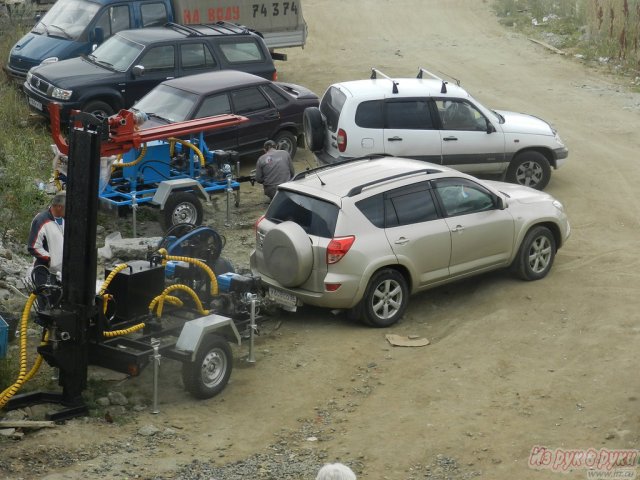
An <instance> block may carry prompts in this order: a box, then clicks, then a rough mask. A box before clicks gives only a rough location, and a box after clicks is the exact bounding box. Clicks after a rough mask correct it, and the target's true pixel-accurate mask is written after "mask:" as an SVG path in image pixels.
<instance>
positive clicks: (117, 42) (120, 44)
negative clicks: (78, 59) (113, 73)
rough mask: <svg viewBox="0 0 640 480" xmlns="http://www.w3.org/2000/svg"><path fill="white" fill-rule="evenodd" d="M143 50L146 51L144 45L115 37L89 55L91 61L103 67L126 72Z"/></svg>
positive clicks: (118, 36)
mask: <svg viewBox="0 0 640 480" xmlns="http://www.w3.org/2000/svg"><path fill="white" fill-rule="evenodd" d="M142 50H144V46H143V45H140V44H139V43H135V42H132V41H131V40H127V39H126V38H124V37H121V36H120V35H114V36H113V37H111V38H110V39H109V40H107V41H106V42H104V43H103V44H102V45H100V46H99V47H98V48H96V49H95V50H94V51H93V53H92V54H91V55H89V59H90V60H91V61H93V62H95V63H97V64H99V65H102V66H103V67H108V68H111V69H113V70H117V71H118V72H126V71H127V70H128V69H129V67H130V66H131V64H132V63H133V62H134V61H135V59H136V58H138V56H139V55H140V52H142Z"/></svg>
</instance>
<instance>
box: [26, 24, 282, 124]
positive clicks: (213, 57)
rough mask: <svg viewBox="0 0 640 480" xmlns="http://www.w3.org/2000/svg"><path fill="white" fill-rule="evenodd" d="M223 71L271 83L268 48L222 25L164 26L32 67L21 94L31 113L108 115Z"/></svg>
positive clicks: (237, 29)
mask: <svg viewBox="0 0 640 480" xmlns="http://www.w3.org/2000/svg"><path fill="white" fill-rule="evenodd" d="M228 69H233V70H240V71H244V72H247V73H252V74H254V75H258V76H260V77H263V78H266V79H269V80H276V78H277V75H276V68H275V66H274V64H273V59H272V58H271V54H270V53H269V49H268V48H267V46H266V44H265V43H264V40H263V39H262V37H260V36H259V35H258V34H256V33H255V32H253V31H251V30H249V29H247V28H245V27H242V26H238V25H234V24H230V23H224V22H218V23H216V24H211V25H189V26H185V25H178V24H173V23H169V24H167V25H165V26H164V27H157V28H141V29H135V30H124V31H121V32H118V33H117V34H116V35H114V36H112V37H111V38H109V39H108V40H107V41H105V42H104V43H103V44H102V45H100V46H99V47H98V48H97V49H96V50H95V51H94V52H93V53H92V54H91V55H87V56H82V57H78V58H70V59H68V60H63V61H60V62H54V63H48V64H41V65H39V66H37V67H34V68H32V69H31V70H30V71H29V73H28V74H27V79H26V81H25V83H24V91H25V93H26V95H27V99H28V102H29V106H30V107H31V109H32V110H33V111H35V112H37V113H39V114H40V115H43V116H45V117H48V116H49V109H48V105H49V103H50V102H57V103H59V104H60V105H61V116H62V120H66V119H67V118H68V115H69V112H70V111H71V110H73V109H75V110H82V111H86V112H90V113H93V114H95V115H102V116H110V115H112V114H114V113H116V112H117V111H119V110H120V109H122V108H129V107H130V106H131V105H133V104H134V103H135V102H136V101H137V100H139V99H140V98H142V97H143V96H144V95H145V94H146V93H147V92H148V91H150V90H151V89H152V88H153V87H155V86H156V85H158V84H159V83H160V82H163V81H164V80H167V79H171V78H177V77H183V76H186V75H192V74H196V73H203V72H210V71H216V70H228Z"/></svg>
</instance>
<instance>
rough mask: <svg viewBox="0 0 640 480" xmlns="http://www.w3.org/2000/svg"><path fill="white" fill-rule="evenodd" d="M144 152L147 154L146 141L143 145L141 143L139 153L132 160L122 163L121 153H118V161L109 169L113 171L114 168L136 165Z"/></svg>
mask: <svg viewBox="0 0 640 480" xmlns="http://www.w3.org/2000/svg"><path fill="white" fill-rule="evenodd" d="M146 154H147V144H146V143H145V144H144V145H142V150H141V151H140V155H138V157H137V158H136V159H135V160H133V161H132V162H128V163H122V162H121V160H122V154H120V155H118V161H117V162H115V163H114V164H113V165H112V166H111V171H112V172H113V171H114V170H115V169H116V168H125V167H133V166H134V165H137V164H138V163H140V162H141V161H142V159H143V158H144V156H145V155H146Z"/></svg>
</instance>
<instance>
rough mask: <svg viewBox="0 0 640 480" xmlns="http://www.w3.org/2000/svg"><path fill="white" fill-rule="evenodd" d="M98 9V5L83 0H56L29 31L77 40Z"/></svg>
mask: <svg viewBox="0 0 640 480" xmlns="http://www.w3.org/2000/svg"><path fill="white" fill-rule="evenodd" d="M99 9H100V5H98V4H96V3H93V2H87V1H85V0H58V1H57V2H56V3H54V4H53V6H52V7H51V8H50V9H49V11H48V12H47V14H46V15H45V16H44V17H42V20H40V21H39V22H38V23H36V25H35V26H34V27H33V30H31V31H32V32H33V33H38V34H40V35H48V36H50V37H59V38H68V39H69V40H77V39H78V37H79V36H80V35H81V34H82V32H84V31H85V29H86V28H87V25H89V22H91V20H92V19H93V18H94V17H95V16H96V13H97V12H98V10H99Z"/></svg>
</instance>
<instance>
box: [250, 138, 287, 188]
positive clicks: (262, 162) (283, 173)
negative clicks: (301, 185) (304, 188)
mask: <svg viewBox="0 0 640 480" xmlns="http://www.w3.org/2000/svg"><path fill="white" fill-rule="evenodd" d="M294 174H295V171H294V169H293V161H292V160H291V155H289V152H286V151H285V150H278V149H277V148H276V142H274V141H273V140H267V141H266V142H264V155H262V156H261V157H260V158H259V159H258V163H256V182H258V183H262V185H263V187H264V194H265V195H266V196H267V197H269V200H271V199H273V196H274V195H275V194H276V190H277V189H278V185H280V184H281V183H284V182H287V181H289V180H291V179H292V178H293V175H294Z"/></svg>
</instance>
